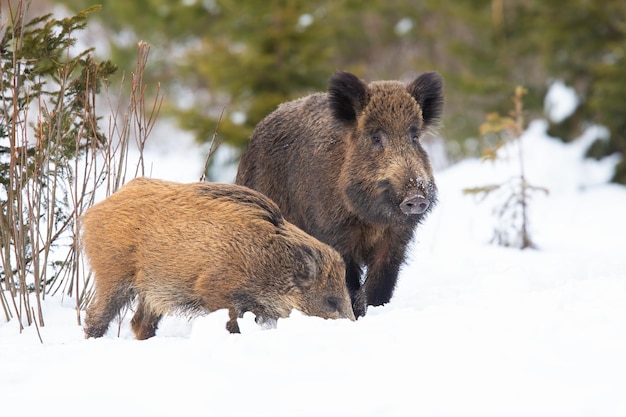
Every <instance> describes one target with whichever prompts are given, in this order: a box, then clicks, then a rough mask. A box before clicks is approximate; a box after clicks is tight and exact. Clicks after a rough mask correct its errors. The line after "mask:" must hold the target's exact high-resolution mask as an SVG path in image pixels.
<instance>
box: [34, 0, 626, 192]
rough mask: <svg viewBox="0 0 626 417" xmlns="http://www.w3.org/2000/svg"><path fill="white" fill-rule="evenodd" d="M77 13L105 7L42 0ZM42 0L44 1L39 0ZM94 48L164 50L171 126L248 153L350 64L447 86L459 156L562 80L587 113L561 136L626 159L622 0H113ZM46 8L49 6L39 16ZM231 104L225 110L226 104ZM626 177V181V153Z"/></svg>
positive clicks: (158, 55) (153, 74)
mask: <svg viewBox="0 0 626 417" xmlns="http://www.w3.org/2000/svg"><path fill="white" fill-rule="evenodd" d="M39 1H40V3H39V6H37V7H34V6H35V4H32V5H31V7H32V8H34V9H40V8H41V12H43V11H49V10H50V9H52V8H57V10H58V7H59V6H60V5H62V6H64V7H66V8H67V9H68V10H69V13H76V12H78V11H80V10H84V9H86V8H88V7H89V6H92V5H93V4H96V3H98V2H97V1H94V0H55V1H53V0H39ZM35 3H37V2H35ZM101 3H102V6H103V7H102V8H101V9H100V10H99V11H97V12H95V13H92V14H91V16H90V23H89V25H88V28H87V30H86V31H85V33H83V34H82V35H81V36H86V37H87V38H88V39H87V40H86V43H87V44H89V45H98V46H97V47H96V50H95V54H96V56H98V57H99V58H109V59H111V60H112V61H113V62H114V63H115V64H117V65H118V66H119V67H120V69H121V71H118V73H120V74H121V73H129V72H130V71H131V69H132V68H134V66H135V63H136V62H135V61H136V50H137V42H138V41H139V40H143V41H146V42H148V43H149V44H150V45H152V49H151V56H150V62H149V64H148V67H147V68H146V73H145V75H144V77H145V80H146V82H153V83H156V82H160V85H161V88H162V90H163V91H164V92H165V94H166V99H165V102H164V106H163V109H162V112H161V117H168V116H169V117H172V118H173V119H174V120H175V121H176V122H177V124H178V125H179V126H180V127H181V128H183V129H185V130H188V131H191V132H193V134H194V135H195V137H196V138H197V140H198V141H201V142H202V141H207V140H210V139H211V137H212V135H213V132H214V131H215V129H216V123H217V121H218V119H219V116H220V113H221V112H222V109H223V108H226V110H225V115H224V118H223V119H222V121H221V123H220V126H219V134H220V139H221V140H222V141H223V142H225V143H228V144H230V145H232V146H234V147H235V148H242V147H244V146H245V145H246V143H247V140H248V138H249V136H250V133H251V131H252V129H253V128H254V126H255V125H256V123H258V122H259V121H260V120H261V119H262V118H263V117H265V116H266V115H267V114H269V113H270V112H271V111H272V110H274V108H275V107H276V106H277V105H278V104H279V103H281V102H283V101H286V100H290V99H293V98H296V97H300V96H302V95H305V94H308V93H310V92H313V91H322V90H325V89H326V82H327V79H328V77H329V76H330V75H331V74H332V73H333V72H334V71H336V70H337V69H343V70H349V71H352V72H354V73H356V74H357V75H358V76H360V77H362V78H363V79H365V80H367V81H374V80H379V79H399V80H403V81H408V80H410V79H412V78H413V77H415V76H416V75H418V74H420V73H422V72H425V71H432V70H435V71H438V72H440V73H441V74H442V75H443V77H444V79H445V82H446V87H445V88H446V91H445V94H446V112H445V119H444V127H443V129H442V130H441V132H440V133H441V136H442V137H443V138H444V143H445V145H446V151H447V154H448V158H449V159H450V160H452V161H454V160H456V159H459V158H462V157H465V156H468V155H476V154H478V153H480V150H481V148H482V146H483V144H481V142H480V141H481V139H480V138H479V134H478V127H479V126H480V124H481V123H482V122H483V121H484V119H485V115H486V114H488V113H490V112H493V111H500V110H502V109H508V108H510V100H511V95H512V92H513V90H514V89H515V86H517V85H523V86H525V87H526V88H527V89H528V91H529V94H528V96H527V99H526V100H525V108H526V109H527V112H528V113H529V114H528V115H527V117H529V118H532V117H538V116H542V115H543V111H544V110H543V109H544V104H543V100H544V97H545V94H546V91H547V89H548V88H549V86H550V85H551V83H553V82H555V81H556V80H560V81H563V82H564V83H565V84H566V85H568V86H570V87H573V88H574V89H575V91H576V93H577V95H578V98H579V103H580V104H579V106H578V108H577V109H576V111H575V112H574V113H573V114H572V115H571V116H569V117H568V118H566V119H565V120H560V121H553V122H552V123H551V127H550V132H549V133H550V134H552V135H553V136H556V137H559V138H561V139H563V140H565V141H569V140H573V139H575V138H576V137H578V136H579V135H580V133H581V132H582V130H583V129H584V128H585V127H586V126H588V125H589V124H601V125H604V126H606V127H607V128H608V130H609V133H610V137H609V138H608V139H606V138H605V139H599V140H597V141H596V142H595V144H594V145H592V146H591V148H590V149H589V152H588V154H589V156H590V157H596V158H601V157H603V156H606V155H610V154H614V153H621V154H622V155H623V154H624V153H625V151H626V117H625V116H626V115H625V111H624V104H625V103H626V56H625V54H626V2H625V1H623V0H571V1H568V2H563V1H561V0H465V1H458V0H369V1H367V2H363V1H357V0H306V1H305V0H267V1H257V0H133V1H128V0H106V1H104V0H103V1H101ZM32 12H33V13H36V12H37V11H36V10H33V11H32ZM225 106H226V107H225ZM614 181H616V182H620V183H623V184H626V161H625V160H624V158H622V162H621V164H620V165H619V166H618V167H617V170H616V172H615V177H614Z"/></svg>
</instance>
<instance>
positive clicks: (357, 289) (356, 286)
mask: <svg viewBox="0 0 626 417" xmlns="http://www.w3.org/2000/svg"><path fill="white" fill-rule="evenodd" d="M344 262H345V263H346V285H347V286H348V292H349V293H350V300H351V301H352V311H353V312H354V317H356V318H359V317H363V316H364V315H365V312H366V311H367V304H366V302H365V295H364V294H363V288H362V287H361V272H362V271H361V267H360V266H359V265H358V264H357V263H356V262H354V260H353V259H352V258H349V257H344Z"/></svg>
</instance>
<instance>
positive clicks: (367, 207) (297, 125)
mask: <svg viewBox="0 0 626 417" xmlns="http://www.w3.org/2000/svg"><path fill="white" fill-rule="evenodd" d="M442 107H443V83H442V80H441V78H440V77H439V75H437V74H436V73H426V74H423V75H421V76H420V77H418V78H416V79H415V80H413V81H412V82H410V83H408V84H406V85H405V84H403V83H401V82H398V81H378V82H373V83H370V84H366V83H364V82H363V81H361V80H359V79H358V78H357V77H356V76H354V75H352V74H350V73H347V72H338V73H336V74H335V75H334V76H333V77H332V78H331V79H330V82H329V91H328V93H316V94H312V95H310V96H307V97H304V98H301V99H299V100H296V101H292V102H288V103H284V104H282V105H280V106H279V108H278V109H277V110H276V111H274V112H273V113H272V114H270V115H269V116H267V117H266V118H265V119H264V120H263V121H261V123H259V124H258V125H257V127H256V129H255V131H254V133H253V135H252V138H251V140H250V144H249V146H248V148H247V149H246V150H245V151H244V153H243V155H242V158H241V162H240V164H239V170H238V173H237V179H236V182H237V184H241V185H245V186H248V187H250V188H253V189H255V190H258V191H260V192H262V193H264V194H265V195H267V196H268V197H270V198H271V199H272V200H274V201H275V202H276V203H277V204H278V206H279V207H280V209H281V211H282V213H283V215H284V216H285V218H286V219H287V220H288V221H290V222H292V223H294V224H295V225H296V226H298V227H300V228H301V229H303V230H304V231H305V232H307V233H310V234H311V235H313V236H315V237H316V238H318V239H320V240H321V241H322V242H325V243H327V244H329V245H331V246H332V247H334V248H335V249H337V251H338V252H339V253H340V254H341V255H342V256H343V258H344V261H345V262H346V267H347V272H346V282H347V285H348V288H349V290H350V293H351V297H352V303H353V308H354V312H355V314H356V315H357V316H361V315H364V314H365V311H366V305H381V304H384V303H386V302H388V301H389V300H390V299H391V296H392V294H393V290H394V288H395V285H396V281H397V277H398V272H399V269H400V266H401V264H402V263H403V262H404V259H405V257H406V254H405V252H406V247H407V245H408V243H409V242H410V241H411V239H412V238H413V234H414V230H415V229H416V227H417V225H418V224H419V223H420V222H421V221H422V220H423V219H424V217H425V216H426V214H427V213H428V212H429V211H430V210H431V208H432V207H433V206H434V204H435V202H436V199H437V196H436V195H437V187H436V185H435V181H434V178H433V173H432V168H431V165H430V160H429V158H428V155H427V154H426V151H425V150H424V148H423V147H422V144H421V139H422V138H423V136H424V135H425V133H426V132H429V131H433V130H434V129H435V128H436V126H437V125H438V122H439V118H440V116H441V112H442ZM363 267H367V277H366V278H365V282H364V284H363V285H361V281H362V278H361V274H362V268H363Z"/></svg>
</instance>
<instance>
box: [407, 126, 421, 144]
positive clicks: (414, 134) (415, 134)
mask: <svg viewBox="0 0 626 417" xmlns="http://www.w3.org/2000/svg"><path fill="white" fill-rule="evenodd" d="M409 138H410V139H411V142H413V143H418V142H419V140H420V132H419V130H418V129H417V128H416V127H412V128H410V129H409Z"/></svg>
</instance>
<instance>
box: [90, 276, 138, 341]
mask: <svg viewBox="0 0 626 417" xmlns="http://www.w3.org/2000/svg"><path fill="white" fill-rule="evenodd" d="M134 296H135V292H134V290H133V289H132V288H130V287H129V286H126V285H124V286H118V287H114V288H107V287H102V286H100V287H99V286H98V284H96V294H95V300H94V301H93V302H92V303H91V305H90V306H89V308H88V309H87V317H86V318H85V337H102V336H104V334H105V333H106V331H107V329H108V328H109V323H111V320H113V318H114V317H115V316H116V315H117V314H118V313H119V312H120V310H121V309H122V308H123V307H124V306H126V305H127V304H128V303H130V301H131V300H132V299H133V297H134Z"/></svg>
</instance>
